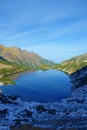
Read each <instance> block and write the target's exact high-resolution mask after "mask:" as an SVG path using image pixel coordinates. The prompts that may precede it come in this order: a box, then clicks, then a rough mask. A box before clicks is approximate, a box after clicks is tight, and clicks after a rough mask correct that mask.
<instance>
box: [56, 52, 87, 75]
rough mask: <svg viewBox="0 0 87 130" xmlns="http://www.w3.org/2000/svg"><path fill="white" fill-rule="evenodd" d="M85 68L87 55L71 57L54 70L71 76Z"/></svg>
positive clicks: (57, 65)
mask: <svg viewBox="0 0 87 130" xmlns="http://www.w3.org/2000/svg"><path fill="white" fill-rule="evenodd" d="M85 66H87V53H85V54H82V55H78V56H75V57H72V58H71V59H68V60H66V61H63V62H62V63H61V64H56V65H55V68H56V69H59V70H62V71H64V72H66V73H68V74H72V73H74V72H76V71H77V70H79V69H81V68H83V67H85Z"/></svg>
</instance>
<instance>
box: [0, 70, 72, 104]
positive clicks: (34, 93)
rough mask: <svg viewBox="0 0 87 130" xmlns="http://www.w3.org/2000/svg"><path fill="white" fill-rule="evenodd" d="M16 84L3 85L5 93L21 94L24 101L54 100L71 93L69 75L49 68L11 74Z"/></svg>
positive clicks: (2, 88)
mask: <svg viewBox="0 0 87 130" xmlns="http://www.w3.org/2000/svg"><path fill="white" fill-rule="evenodd" d="M10 78H12V79H13V80H14V81H15V82H16V85H8V86H1V87H0V89H1V90H2V92H3V93H5V94H8V95H19V96H21V98H22V100H24V101H38V102H54V101H58V100H59V99H62V98H65V97H68V96H69V95H70V94H71V87H72V84H71V82H70V79H69V76H68V75H67V74H65V73H63V72H61V71H57V70H47V71H42V70H38V71H34V72H25V73H20V74H15V75H12V76H10Z"/></svg>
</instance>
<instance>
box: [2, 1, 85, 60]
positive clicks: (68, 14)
mask: <svg viewBox="0 0 87 130" xmlns="http://www.w3.org/2000/svg"><path fill="white" fill-rule="evenodd" d="M0 44H3V45H6V46H17V47H20V48H22V49H26V50H28V51H33V52H36V53H38V54H39V55H41V56H42V57H44V58H47V59H50V60H53V61H55V62H61V61H63V60H66V59H68V58H71V57H73V56H75V55H79V54H83V53H86V52H87V0H61V1H60V0H15V1H12V0H8V1H7V0H3V1H0Z"/></svg>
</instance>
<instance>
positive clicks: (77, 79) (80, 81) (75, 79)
mask: <svg viewBox="0 0 87 130" xmlns="http://www.w3.org/2000/svg"><path fill="white" fill-rule="evenodd" d="M70 78H71V81H72V83H73V84H74V88H78V87H80V86H83V85H87V66H86V67H83V68H82V69H79V70H77V71H76V72H75V73H72V74H71V75H70Z"/></svg>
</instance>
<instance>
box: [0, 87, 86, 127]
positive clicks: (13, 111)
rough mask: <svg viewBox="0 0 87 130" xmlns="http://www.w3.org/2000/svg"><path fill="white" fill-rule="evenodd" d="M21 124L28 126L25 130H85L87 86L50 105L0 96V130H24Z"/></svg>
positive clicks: (15, 97)
mask: <svg viewBox="0 0 87 130" xmlns="http://www.w3.org/2000/svg"><path fill="white" fill-rule="evenodd" d="M23 124H26V125H27V124H28V126H27V129H26V130H29V129H30V128H31V130H34V129H35V130H37V129H38V130H39V129H40V130H48V129H49V130H86V129H87V85H85V86H82V87H80V88H77V89H76V90H74V91H73V93H72V95H71V96H70V97H69V98H67V99H62V100H60V101H59V102H54V103H37V102H23V101H21V100H20V98H19V97H17V96H7V95H3V94H0V130H10V129H11V130H24V128H23V126H22V127H20V126H21V125H23ZM29 124H31V125H32V127H30V125H29Z"/></svg>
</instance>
